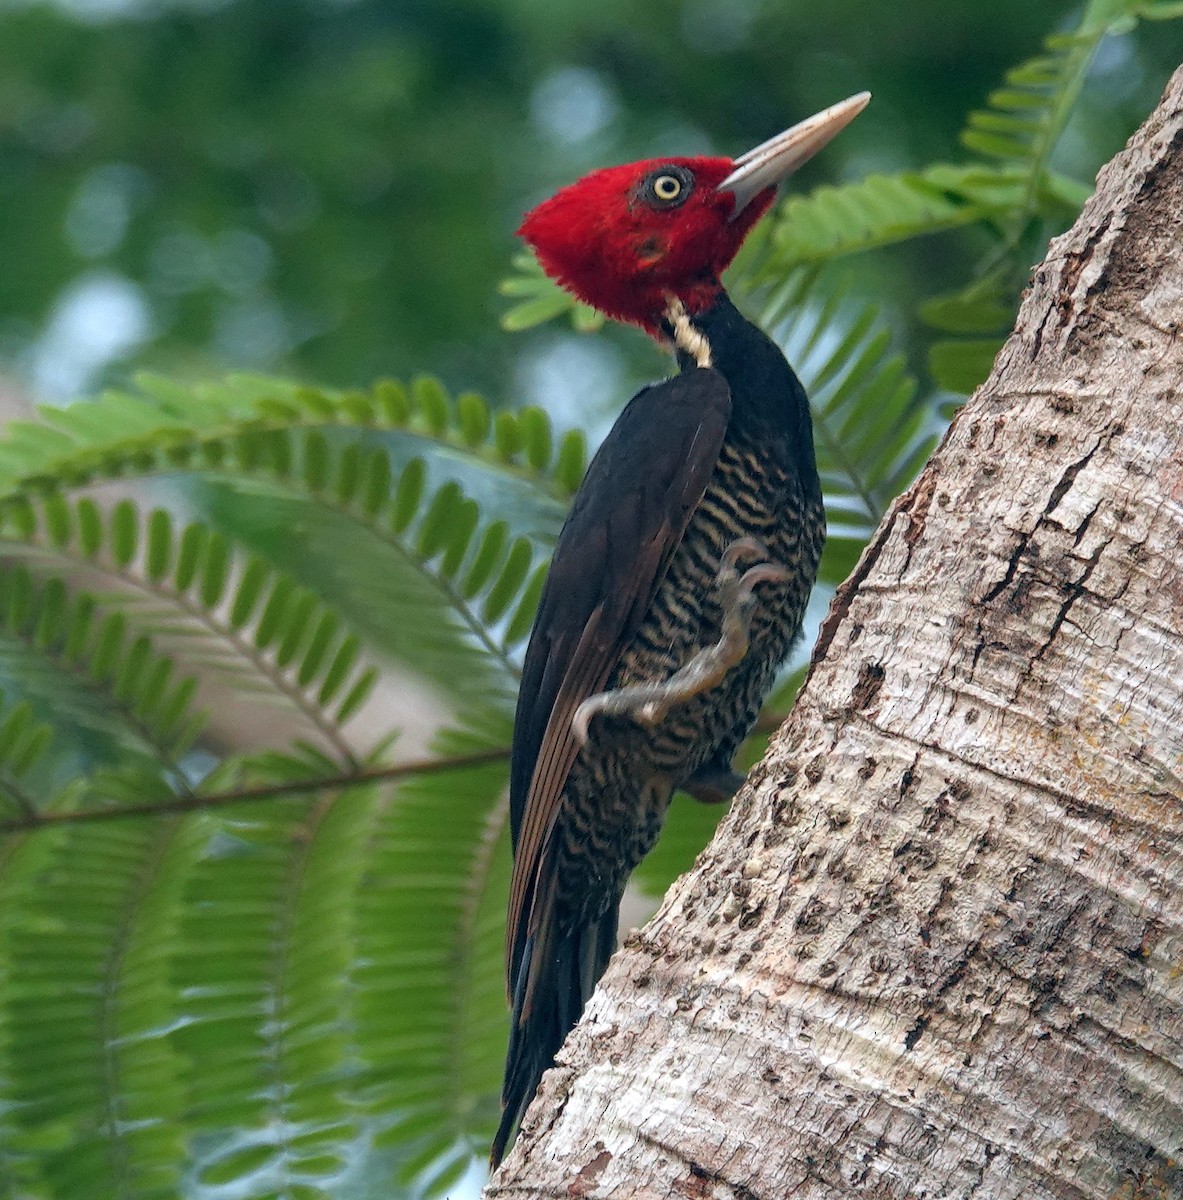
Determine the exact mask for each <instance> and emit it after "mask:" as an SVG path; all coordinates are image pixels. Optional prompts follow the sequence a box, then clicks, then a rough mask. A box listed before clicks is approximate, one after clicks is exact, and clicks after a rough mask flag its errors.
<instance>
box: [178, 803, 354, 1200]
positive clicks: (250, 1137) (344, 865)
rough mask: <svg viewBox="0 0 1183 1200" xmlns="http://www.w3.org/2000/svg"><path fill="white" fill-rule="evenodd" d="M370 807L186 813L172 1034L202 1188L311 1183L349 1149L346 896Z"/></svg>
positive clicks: (349, 908) (306, 1186) (335, 1167)
mask: <svg viewBox="0 0 1183 1200" xmlns="http://www.w3.org/2000/svg"><path fill="white" fill-rule="evenodd" d="M377 802H378V797H377V790H376V789H374V788H352V789H349V790H347V791H342V792H325V793H322V794H321V795H320V796H319V797H318V798H316V799H315V800H314V802H313V803H312V804H311V805H309V804H308V803H307V802H300V801H283V800H280V801H274V802H269V803H267V804H260V803H255V804H251V805H243V806H242V807H241V808H240V809H238V810H237V813H236V815H235V816H234V817H233V818H220V819H215V818H213V817H201V818H198V819H197V820H198V823H199V826H200V827H201V828H202V829H203V831H204V838H203V844H204V851H203V853H202V855H201V857H200V860H199V861H198V862H197V863H196V865H195V867H194V869H193V870H192V871H191V873H190V875H189V878H188V880H187V882H186V885H185V896H186V900H187V903H186V906H185V912H184V917H183V919H182V921H181V925H180V934H179V937H180V947H181V950H180V955H179V959H178V962H177V966H176V974H177V986H178V996H179V997H180V998H181V1005H182V1009H183V1012H184V1020H183V1022H181V1023H180V1025H179V1027H178V1028H177V1030H176V1033H175V1035H174V1038H173V1043H174V1045H175V1047H176V1049H177V1051H178V1052H179V1053H180V1054H181V1055H183V1057H184V1059H185V1061H186V1064H187V1066H186V1068H185V1070H184V1079H185V1082H186V1084H187V1092H188V1106H187V1114H186V1115H187V1121H188V1123H189V1127H190V1128H191V1129H194V1130H201V1131H202V1132H203V1136H202V1139H201V1150H200V1151H199V1154H198V1160H197V1163H196V1166H195V1175H196V1178H197V1181H198V1182H199V1183H200V1184H202V1185H205V1186H207V1187H214V1186H217V1185H221V1184H228V1183H235V1182H238V1181H240V1180H242V1179H243V1178H245V1177H247V1176H250V1177H251V1178H252V1179H254V1180H256V1181H257V1184H258V1186H259V1187H268V1186H269V1187H270V1188H271V1189H273V1190H276V1191H280V1192H282V1191H283V1190H284V1189H292V1190H293V1191H299V1190H301V1189H303V1190H309V1191H310V1192H312V1191H315V1190H316V1189H318V1188H324V1187H325V1186H326V1181H327V1180H329V1179H331V1178H332V1177H333V1176H334V1175H336V1174H337V1173H338V1172H339V1171H340V1170H341V1169H342V1167H343V1166H344V1164H345V1162H346V1160H347V1158H348V1157H349V1155H350V1154H351V1153H352V1152H353V1148H352V1143H353V1142H354V1140H355V1139H356V1138H357V1136H358V1124H357V1119H358V1117H359V1116H360V1115H361V1114H360V1113H359V1112H358V1111H357V1109H356V1107H355V1106H354V1105H352V1104H351V1102H350V1100H349V1098H348V1096H347V1092H346V1085H347V1083H348V1079H349V1074H350V1063H351V1061H352V1059H353V1053H354V1051H353V1047H352V1046H351V1035H350V1028H351V1024H352V1022H351V1012H352V1005H353V986H352V982H351V971H352V969H353V960H354V951H353V946H354V935H353V924H354V917H353V899H354V894H355V891H356V889H357V888H358V886H359V882H360V880H361V878H362V876H363V869H364V861H365V860H364V851H365V846H366V839H367V831H368V828H369V825H370V822H371V821H372V817H373V811H374V808H375V805H376V804H377ZM227 1045H232V1046H234V1047H235V1053H234V1054H233V1055H226V1054H225V1053H224V1052H223V1048H224V1047H226V1046H227Z"/></svg>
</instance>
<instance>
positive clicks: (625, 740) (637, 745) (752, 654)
mask: <svg viewBox="0 0 1183 1200" xmlns="http://www.w3.org/2000/svg"><path fill="white" fill-rule="evenodd" d="M824 531H825V525H824V516H823V513H822V510H821V506H820V503H818V502H817V501H816V500H815V499H812V498H807V497H806V495H805V494H804V493H803V491H802V489H801V487H800V484H799V482H798V480H797V478H796V476H795V475H792V474H790V473H789V472H787V471H786V470H784V469H783V468H782V467H781V466H779V465H778V464H771V463H769V462H767V461H766V460H765V459H764V457H763V456H761V455H760V454H759V452H758V450H757V449H756V448H754V447H744V446H743V445H742V444H735V443H732V442H727V443H724V446H723V448H722V451H721V454H720V457H719V462H718V464H717V465H716V467H715V471H714V474H713V476H712V478H711V481H710V483H709V484H708V485H707V489H706V492H705V493H704V495H703V498H702V500H701V501H700V502H699V505H698V507H697V509H696V510H695V512H694V515H693V516H692V518H691V520H690V523H689V525H688V527H687V530H686V533H685V535H684V537H683V539H682V542H681V544H680V546H679V547H678V549H677V550H676V551H675V552H674V555H673V557H672V558H671V560H670V564H669V567H668V570H667V572H666V575H665V578H664V580H663V582H662V584H661V586H660V587H659V589H658V592H657V594H656V596H655V597H654V601H653V603H652V604H651V606H650V608H649V612H648V614H647V615H646V618H645V620H644V623H643V624H642V625H641V627H640V629H639V630H638V631H637V634H636V636H635V637H634V638H633V640H632V642H631V644H630V645H629V646H628V647H626V649H625V651H624V653H623V655H622V656H621V661H620V664H619V666H618V667H617V669H616V671H615V672H614V674H613V675H612V677H611V679H610V681H609V684H608V689H609V690H611V689H615V688H619V687H627V686H630V685H632V684H636V683H641V682H647V681H653V680H660V681H664V680H666V679H668V678H669V677H670V676H671V675H673V674H674V672H676V671H677V670H678V669H679V668H680V667H682V666H683V665H685V663H686V662H687V660H688V659H689V658H690V657H691V656H692V655H693V654H695V653H696V652H697V651H698V650H700V649H702V648H703V647H704V646H710V645H712V644H713V643H714V642H716V641H717V640H718V638H719V633H720V621H721V616H722V613H721V608H720V604H719V597H718V587H717V583H716V576H717V574H718V570H719V562H720V559H721V557H722V554H723V551H724V550H725V549H726V548H727V547H728V546H729V545H731V543H732V542H734V541H736V539H738V538H742V537H749V538H755V539H756V540H757V541H758V542H759V543H760V544H761V545H762V546H763V547H764V548H765V551H766V555H767V560H768V561H770V562H777V563H781V564H783V565H785V566H787V567H789V568H790V574H791V580H790V581H789V582H788V583H786V584H779V583H763V584H760V585H759V587H758V590H757V593H756V594H757V598H758V601H759V603H758V606H757V609H756V612H755V614H754V617H753V620H752V626H751V644H750V649H749V651H748V654H747V655H746V657H745V658H744V659H743V661H742V662H740V663H739V664H738V665H737V666H736V667H735V668H734V669H733V670H732V671H731V672H730V673H729V674H728V675H727V676H726V678H724V679H723V680H722V681H721V682H720V683H719V684H717V685H716V686H715V687H713V688H711V689H710V690H708V691H706V692H703V693H702V694H701V695H698V696H695V697H693V698H692V699H691V700H689V701H687V702H686V703H685V704H681V705H678V706H676V707H674V708H672V709H671V710H670V711H669V713H668V714H667V715H666V716H665V718H664V719H663V720H662V721H661V722H660V723H659V724H658V725H657V726H656V727H655V728H653V729H647V728H645V727H643V726H642V725H640V724H638V723H637V722H636V721H634V720H632V719H631V718H629V717H616V716H607V715H602V716H599V717H597V718H596V719H595V720H594V721H593V723H592V729H591V736H590V738H589V740H588V743H587V745H586V746H585V747H584V748H583V750H582V751H581V752H580V755H579V757H578V759H577V760H576V762H575V764H574V765H573V767H572V770H571V773H570V775H569V776H568V780H567V786H566V793H565V798H564V803H563V805H562V813H563V817H562V819H561V826H560V828H558V829H556V831H555V832H556V835H557V838H558V844H557V847H556V849H557V852H558V863H557V864H556V865H557V867H558V879H559V881H560V884H559V892H560V899H561V903H560V905H559V907H560V908H561V909H562V910H563V911H562V916H561V918H560V921H561V923H562V924H564V925H569V926H570V927H574V926H576V925H579V924H582V923H584V922H586V921H588V920H591V919H594V918H595V917H597V916H599V915H600V914H601V913H603V912H604V911H606V910H607V908H608V907H609V906H610V905H612V904H615V903H616V902H617V901H618V900H619V898H620V895H621V894H622V892H623V890H624V886H625V883H626V882H627V879H628V876H629V874H630V873H631V872H632V870H633V868H634V867H635V866H636V865H637V863H638V862H640V860H641V859H642V858H643V857H644V856H645V854H647V853H648V851H649V850H650V849H651V848H652V846H653V843H654V842H655V841H656V840H657V835H658V833H659V832H660V830H661V825H662V822H663V820H664V818H665V812H666V809H667V807H668V805H669V801H670V797H671V795H672V793H673V791H674V789H675V788H676V787H678V786H679V785H680V784H682V783H684V782H685V781H686V780H687V779H689V778H690V777H691V776H692V775H693V774H694V773H695V772H696V771H698V770H699V769H700V768H702V767H704V766H706V765H712V766H718V767H723V768H726V767H728V766H729V765H730V762H731V758H732V756H733V755H734V753H735V751H736V749H737V748H738V746H739V744H740V743H741V742H742V741H743V739H744V738H745V737H746V736H747V734H748V732H749V731H750V729H751V727H752V725H753V723H754V722H755V720H756V717H757V716H758V714H759V711H760V707H761V705H762V704H763V702H764V699H765V697H766V696H767V695H768V692H769V690H770V689H771V687H772V683H773V679H774V677H775V675H776V672H777V671H778V670H779V669H780V667H781V665H782V664H783V663H784V661H785V659H786V658H787V657H788V654H789V651H790V649H791V648H792V645H793V642H794V641H795V640H796V638H797V636H798V634H799V632H800V626H801V619H802V616H803V615H804V612H805V605H806V603H807V601H808V599H809V591H810V588H811V586H812V583H813V580H814V578H815V576H816V573H817V564H818V560H819V558H820V556H821V547H822V541H823V537H824ZM589 843H590V844H589ZM589 850H590V853H589ZM589 870H591V871H594V872H596V874H595V876H594V877H589V875H588V872H589Z"/></svg>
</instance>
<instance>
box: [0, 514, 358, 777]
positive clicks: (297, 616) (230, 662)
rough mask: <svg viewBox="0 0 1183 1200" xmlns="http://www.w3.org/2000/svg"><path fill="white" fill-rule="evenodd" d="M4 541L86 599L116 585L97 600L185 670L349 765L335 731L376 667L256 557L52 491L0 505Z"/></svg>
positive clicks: (123, 683)
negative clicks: (216, 677) (275, 711)
mask: <svg viewBox="0 0 1183 1200" xmlns="http://www.w3.org/2000/svg"><path fill="white" fill-rule="evenodd" d="M5 544H7V546H8V548H9V550H10V551H11V550H16V549H21V550H24V551H26V552H30V551H36V552H37V553H36V557H35V558H33V559H32V560H31V565H35V567H36V568H37V569H38V570H39V571H50V572H57V571H61V570H62V569H63V567H70V568H72V569H73V570H74V571H75V572H78V571H79V570H81V569H84V570H85V572H86V575H87V577H88V582H89V583H91V585H92V594H94V590H95V589H97V588H99V587H101V586H105V587H106V588H107V589H112V588H117V589H118V590H116V591H114V592H112V591H108V592H107V593H105V594H100V598H101V599H102V600H104V601H105V603H106V605H107V606H108V607H109V608H110V609H111V610H112V611H113V612H118V613H119V614H120V615H121V616H122V617H123V618H124V619H125V620H126V621H127V623H128V624H129V625H130V626H135V627H138V628H139V629H140V630H142V631H146V632H147V633H150V634H151V635H152V636H153V637H154V638H155V639H157V641H159V642H160V643H162V644H167V645H168V646H169V647H170V648H172V649H175V651H176V652H177V653H178V654H181V653H183V655H184V658H185V661H186V664H187V665H188V666H190V667H200V666H205V667H212V668H213V669H215V670H217V671H218V672H220V673H222V674H223V675H227V676H228V677H229V678H230V680H231V681H232V682H233V683H234V685H235V686H236V688H237V689H238V690H239V691H250V692H254V693H257V694H258V695H259V697H260V698H264V697H269V698H271V699H272V700H275V701H280V702H284V703H286V704H288V705H289V706H290V707H291V708H292V709H293V710H294V711H296V712H298V713H299V714H300V715H301V716H302V717H304V718H305V719H306V720H307V722H308V723H309V725H310V727H311V728H312V729H314V730H315V731H316V732H317V733H318V734H319V735H320V736H321V737H323V739H324V740H325V742H326V744H327V745H329V746H331V747H333V748H334V750H335V751H336V753H337V754H338V756H339V759H340V760H341V761H344V762H352V761H353V760H352V753H351V750H350V747H349V745H348V743H347V742H345V741H344V740H343V739H342V737H341V734H340V731H339V726H340V724H341V723H342V722H343V721H344V720H345V719H346V718H347V717H348V716H349V715H350V714H351V713H352V712H353V711H354V710H355V709H356V708H357V707H358V706H359V705H360V703H361V702H362V701H363V700H364V699H365V696H366V695H367V694H368V692H369V690H370V688H371V687H372V685H373V683H374V681H375V678H376V670H375V669H374V668H373V667H364V668H363V667H361V666H360V665H359V659H360V649H361V647H360V642H359V640H358V638H357V637H356V636H355V635H354V634H352V633H350V632H348V631H347V630H346V629H344V627H343V622H342V619H341V617H340V616H339V615H338V614H337V613H336V612H334V610H333V609H332V608H330V607H329V606H327V605H325V604H323V603H322V602H320V601H319V600H318V599H317V598H316V597H315V596H314V595H313V594H312V593H311V592H310V591H308V590H307V589H305V588H302V587H301V586H299V585H298V584H297V583H296V582H295V581H294V580H293V579H291V578H290V577H289V576H287V575H285V574H283V573H282V572H278V571H275V570H274V569H273V568H271V566H270V565H269V564H268V563H267V562H266V561H265V560H263V559H261V558H259V557H257V556H254V557H251V556H246V557H245V558H244V556H242V555H239V554H237V553H236V552H234V551H232V550H231V549H230V546H229V544H228V543H227V541H226V539H225V537H224V536H223V535H221V534H220V533H218V532H216V531H214V530H211V529H209V528H208V527H207V526H205V525H202V524H200V523H192V524H190V525H188V526H186V527H185V528H184V529H177V528H176V527H175V525H174V522H173V518H172V516H171V514H170V513H169V512H168V510H166V509H155V510H153V511H152V512H151V513H149V514H148V515H147V516H144V515H142V514H141V513H140V511H139V509H138V507H137V506H136V505H135V504H133V502H132V501H130V500H121V501H119V502H118V503H117V504H116V505H115V506H114V507H113V508H111V509H110V510H104V509H101V508H100V507H99V506H98V505H96V504H95V502H94V501H93V500H92V499H90V498H89V497H82V498H81V499H78V500H70V499H68V498H67V497H65V496H63V495H62V494H61V493H57V492H52V493H50V494H49V495H48V496H45V497H42V498H38V499H36V500H26V501H25V502H24V503H23V504H21V505H20V506H13V507H11V508H10V510H9V513H8V517H7V519H6V520H4V521H3V523H2V524H0V545H5ZM148 652H149V651H148V643H147V641H146V640H144V639H141V640H140V641H139V642H138V643H137V648H136V649H135V650H134V651H133V656H132V658H131V659H130V660H129V662H128V663H127V664H125V666H124V668H123V670H122V672H121V674H120V676H119V678H118V680H117V687H119V688H122V689H127V688H132V687H134V686H135V680H136V678H137V672H139V671H145V670H147V669H148V668H147V667H144V666H141V665H140V658H142V657H143V656H145V655H147V654H148ZM154 669H156V670H160V669H161V668H159V667H157V668H154ZM148 700H149V702H150V703H151V702H153V701H154V700H155V693H154V692H152V693H150V695H149V696H148Z"/></svg>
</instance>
